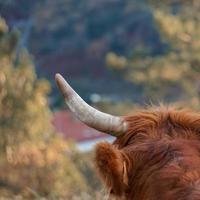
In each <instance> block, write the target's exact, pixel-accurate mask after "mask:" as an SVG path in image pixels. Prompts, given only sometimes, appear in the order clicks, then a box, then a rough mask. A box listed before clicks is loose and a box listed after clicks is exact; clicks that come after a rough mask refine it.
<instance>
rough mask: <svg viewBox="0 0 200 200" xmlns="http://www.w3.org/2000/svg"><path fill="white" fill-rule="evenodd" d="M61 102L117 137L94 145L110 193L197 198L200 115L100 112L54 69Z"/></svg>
mask: <svg viewBox="0 0 200 200" xmlns="http://www.w3.org/2000/svg"><path fill="white" fill-rule="evenodd" d="M56 82H57V84H58V87H59V88H60V90H61V92H62V94H63V96H64V98H65V102H66V104H67V105H68V107H69V108H70V110H71V111H72V112H73V113H74V114H75V115H76V117H77V118H78V119H80V120H81V121H82V122H84V123H85V124H87V125H88V126H90V127H93V128H95V129H97V130H99V131H102V132H105V133H108V134H110V135H113V136H116V140H115V142H114V143H113V144H109V143H106V142H101V143H99V144H98V145H97V146H96V158H95V161H96V167H97V170H98V172H99V174H100V177H101V178H102V180H103V182H104V183H105V185H106V186H107V188H108V191H109V192H110V194H112V195H114V196H115V197H116V198H118V199H121V200H122V199H125V200H138V199H140V200H158V199H162V200H172V199H179V200H186V199H188V200H189V199H193V200H197V199H198V200H199V199H200V142H199V139H200V114H198V113H195V112H192V111H188V110H176V109H173V108H166V107H163V106H161V107H158V108H150V109H148V110H143V111H139V112H137V113H135V114H134V115H132V116H125V117H117V116H112V115H109V114H106V113H102V112H100V111H98V110H96V109H94V108H92V107H91V106H89V105H88V104H86V103H85V102H84V101H83V100H82V99H81V97H79V96H78V94H77V93H76V92H75V91H74V90H73V89H72V88H71V87H70V86H69V85H68V83H67V82H66V81H65V80H64V78H63V77H62V76H61V75H59V74H57V75H56Z"/></svg>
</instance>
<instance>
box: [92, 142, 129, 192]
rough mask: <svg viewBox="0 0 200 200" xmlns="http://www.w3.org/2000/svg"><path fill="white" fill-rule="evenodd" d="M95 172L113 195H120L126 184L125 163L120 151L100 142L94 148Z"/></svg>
mask: <svg viewBox="0 0 200 200" xmlns="http://www.w3.org/2000/svg"><path fill="white" fill-rule="evenodd" d="M95 160H96V166H97V170H98V172H99V174H100V177H101V178H102V180H103V182H104V183H105V184H106V186H107V188H108V189H109V190H111V191H112V193H113V194H115V195H122V193H123V192H124V189H125V187H126V185H127V183H128V178H127V167H126V161H125V159H124V156H123V152H122V150H119V149H117V148H116V147H115V146H113V145H111V144H109V143H107V142H102V143H99V144H98V145H97V146H96V158H95Z"/></svg>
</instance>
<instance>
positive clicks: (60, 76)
mask: <svg viewBox="0 0 200 200" xmlns="http://www.w3.org/2000/svg"><path fill="white" fill-rule="evenodd" d="M60 78H63V77H62V75H61V74H59V73H56V75H55V80H56V81H57V80H59V79H60Z"/></svg>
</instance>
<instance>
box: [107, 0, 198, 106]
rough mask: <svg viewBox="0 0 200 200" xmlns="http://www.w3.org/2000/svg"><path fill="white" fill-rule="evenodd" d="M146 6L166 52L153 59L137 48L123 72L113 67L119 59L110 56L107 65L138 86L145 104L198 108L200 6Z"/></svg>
mask: <svg viewBox="0 0 200 200" xmlns="http://www.w3.org/2000/svg"><path fill="white" fill-rule="evenodd" d="M149 2H150V4H151V6H152V7H151V9H152V11H153V15H154V19H155V22H156V26H157V29H158V30H159V32H160V37H161V38H162V40H163V43H165V44H166V48H165V51H164V52H163V53H160V54H158V55H154V56H152V55H151V54H149V53H148V51H147V49H144V48H141V47H140V46H138V48H136V47H135V49H134V51H133V54H132V56H131V57H130V58H127V59H126V62H124V63H126V64H125V66H123V68H122V67H118V65H116V64H115V65H114V63H116V62H118V60H120V58H121V56H117V55H116V54H113V53H112V54H111V53H110V54H109V55H108V58H109V57H111V56H110V55H112V59H107V61H108V62H107V64H108V66H109V67H111V68H112V69H113V70H115V71H117V72H119V74H120V75H122V76H124V77H125V78H126V79H129V80H131V81H133V82H134V83H136V84H139V85H141V86H142V87H143V93H144V96H145V97H146V99H148V101H149V99H151V100H153V101H154V102H155V101H159V100H160V101H163V100H164V101H165V102H166V101H168V102H175V101H179V103H180V105H182V106H185V105H187V106H188V105H190V106H191V107H194V108H199V107H200V98H199V97H200V87H199V86H200V81H199V80H200V57H199V55H200V42H199V41H200V26H199V24H200V13H199V9H200V3H199V1H198V0H194V1H190V3H189V2H187V1H184V0H180V1H173V0H166V1H162V2H161V1H156V0H149ZM137 49H138V51H137ZM111 61H112V62H111ZM113 65H114V66H113Z"/></svg>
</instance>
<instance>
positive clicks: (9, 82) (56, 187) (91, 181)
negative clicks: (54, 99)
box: [0, 19, 99, 199]
mask: <svg viewBox="0 0 200 200" xmlns="http://www.w3.org/2000/svg"><path fill="white" fill-rule="evenodd" d="M0 66H1V70H0V196H1V198H5V199H6V198H7V199H15V198H21V199H31V198H34V199H37V198H38V199H41V198H42V197H45V198H47V199H55V198H56V199H61V198H65V199H69V198H72V197H73V196H75V194H77V196H79V194H80V195H82V194H84V195H85V196H87V195H89V196H90V198H91V199H92V198H93V199H94V198H95V196H96V193H95V192H93V191H94V190H95V189H96V190H97V188H98V187H99V183H98V181H97V178H96V177H95V176H94V175H93V174H94V173H93V166H92V164H91V162H89V161H91V159H89V158H90V155H82V154H80V153H78V152H76V150H74V147H73V145H72V144H71V143H69V142H68V143H67V142H65V141H64V140H63V139H62V138H60V137H59V136H58V134H56V133H55V131H54V129H53V127H52V126H51V111H50V109H49V106H48V101H47V94H48V92H49V90H50V85H49V83H48V82H47V81H46V80H41V79H37V76H36V74H35V71H34V65H33V62H32V60H31V57H30V55H29V54H28V52H27V51H26V50H25V49H23V47H22V46H21V43H20V34H19V32H18V31H8V27H7V26H6V23H5V21H4V20H3V19H0Z"/></svg>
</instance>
